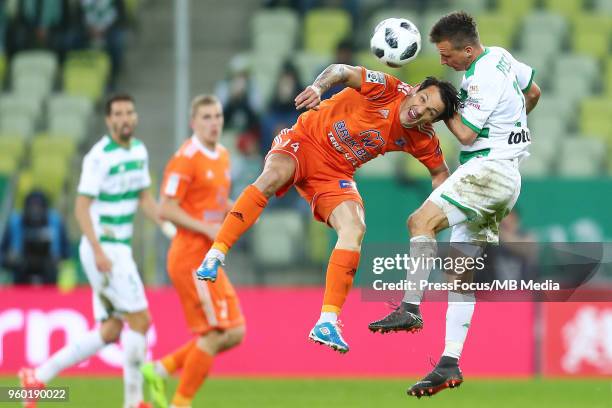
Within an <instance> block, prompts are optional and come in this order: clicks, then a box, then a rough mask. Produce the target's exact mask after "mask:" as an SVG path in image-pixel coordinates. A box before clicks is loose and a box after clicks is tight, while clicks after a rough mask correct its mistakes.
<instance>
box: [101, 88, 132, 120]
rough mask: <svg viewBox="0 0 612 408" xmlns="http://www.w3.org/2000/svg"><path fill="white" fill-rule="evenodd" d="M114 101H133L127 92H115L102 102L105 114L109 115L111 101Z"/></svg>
mask: <svg viewBox="0 0 612 408" xmlns="http://www.w3.org/2000/svg"><path fill="white" fill-rule="evenodd" d="M115 102H132V103H134V98H133V97H132V95H130V94H127V93H117V94H114V95H111V96H110V97H109V98H108V99H107V100H106V103H105V104H104V113H106V116H110V114H111V112H112V111H113V103H115Z"/></svg>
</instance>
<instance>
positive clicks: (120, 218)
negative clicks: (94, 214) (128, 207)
mask: <svg viewBox="0 0 612 408" xmlns="http://www.w3.org/2000/svg"><path fill="white" fill-rule="evenodd" d="M135 215H136V214H135V213H132V214H125V215H101V216H100V224H111V225H119V224H129V223H131V222H132V221H134V216H135Z"/></svg>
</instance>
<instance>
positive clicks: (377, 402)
mask: <svg viewBox="0 0 612 408" xmlns="http://www.w3.org/2000/svg"><path fill="white" fill-rule="evenodd" d="M414 380H415V379H414V378H410V379H405V380H400V379H380V378H377V379H338V378H330V379H321V378H317V379H303V378H293V379H277V378H212V379H210V380H208V381H207V382H206V384H205V385H204V387H203V388H202V390H200V392H199V393H198V396H197V397H196V399H195V400H194V404H193V407H194V408H195V407H222V408H225V407H228V408H233V407H237V408H238V407H240V408H251V407H254V408H258V407H261V408H275V407H278V408H281V407H282V408H287V407H291V408H298V407H304V408H313V407H334V408H340V407H351V408H354V407H363V408H366V407H367V408H371V407H380V408H383V407H402V406H426V407H436V408H445V407H448V408H474V407H495V408H530V407H534V408H536V407H537V408H548V407H550V408H553V407H554V408H565V407H567V408H578V407H580V408H610V407H612V381H610V380H602V379H579V380H575V379H572V380H550V379H546V380H544V379H534V380H531V379H528V380H523V379H520V380H518V379H495V380H485V379H471V378H469V377H468V378H467V380H466V382H465V383H464V384H463V385H462V386H461V387H460V388H458V389H456V390H447V391H444V392H442V393H440V394H438V395H436V396H434V397H432V398H421V399H420V400H417V399H416V398H409V397H408V396H406V394H405V390H406V388H407V387H408V386H409V385H410V384H412V383H413V382H414ZM15 383H16V381H15V379H14V378H8V377H2V378H1V379H0V385H2V386H9V385H11V386H12V385H15ZM53 386H57V387H60V386H66V387H70V391H69V393H70V402H68V403H58V402H48V403H39V406H41V407H45V406H49V407H55V408H60V407H79V408H95V407H104V408H106V407H120V406H121V403H122V400H121V398H122V387H123V385H122V382H121V379H120V378H117V377H112V378H111V377H90V378H86V379H85V378H70V377H68V378H60V379H58V380H57V381H55V382H54V383H53ZM175 386H176V381H172V382H171V383H170V384H169V390H174V387H175ZM168 393H169V394H170V391H169V392H168ZM5 406H6V407H9V406H15V407H17V406H21V405H19V404H10V403H0V407H5Z"/></svg>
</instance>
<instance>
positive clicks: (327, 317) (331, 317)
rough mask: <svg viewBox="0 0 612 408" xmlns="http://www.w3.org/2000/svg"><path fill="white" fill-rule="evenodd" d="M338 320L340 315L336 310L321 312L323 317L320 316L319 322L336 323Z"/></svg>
mask: <svg viewBox="0 0 612 408" xmlns="http://www.w3.org/2000/svg"><path fill="white" fill-rule="evenodd" d="M337 321H338V315H337V314H336V313H334V312H321V317H319V321H318V322H317V324H319V323H324V322H329V323H336V322H337Z"/></svg>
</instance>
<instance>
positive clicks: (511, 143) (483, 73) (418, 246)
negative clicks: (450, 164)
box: [369, 12, 540, 397]
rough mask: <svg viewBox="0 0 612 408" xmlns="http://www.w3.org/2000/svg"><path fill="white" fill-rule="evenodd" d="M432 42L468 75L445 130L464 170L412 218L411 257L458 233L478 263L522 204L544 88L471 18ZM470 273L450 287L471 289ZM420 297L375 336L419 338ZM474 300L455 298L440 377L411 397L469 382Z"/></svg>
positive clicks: (461, 246) (423, 275) (442, 29)
mask: <svg viewBox="0 0 612 408" xmlns="http://www.w3.org/2000/svg"><path fill="white" fill-rule="evenodd" d="M430 40H431V41H432V42H433V43H435V44H436V46H437V48H438V51H439V53H440V62H441V64H443V65H448V66H449V67H451V68H453V69H454V70H456V71H465V74H464V76H463V79H462V82H461V90H460V99H461V107H460V110H459V112H458V113H457V114H456V115H455V116H454V117H453V118H452V119H450V120H447V121H446V125H447V126H448V128H449V129H450V130H451V132H452V133H453V134H454V135H455V136H456V137H457V139H458V140H459V142H460V143H461V144H462V148H461V154H460V156H459V162H460V163H461V166H459V168H458V169H457V170H456V171H455V172H454V173H453V174H452V175H451V176H450V177H449V178H448V179H447V180H446V181H445V182H444V183H442V184H441V185H440V186H439V187H438V188H436V189H435V190H434V191H433V192H432V193H431V195H430V196H429V198H428V199H427V200H426V201H425V203H424V204H423V205H422V206H421V207H420V208H419V209H418V210H417V211H415V213H414V214H412V215H411V216H410V218H409V219H408V228H409V230H410V236H411V239H410V255H411V257H425V258H429V257H435V256H436V252H437V244H436V240H435V234H436V233H437V232H439V231H441V230H443V229H446V228H448V227H452V233H451V239H450V241H451V247H453V251H454V253H455V255H457V256H463V257H477V256H479V255H480V254H482V251H483V249H484V246H485V245H486V244H487V243H498V240H499V236H498V234H499V233H498V228H499V222H500V221H501V219H502V218H503V217H505V216H506V215H507V214H508V213H509V212H510V210H511V209H512V207H513V206H514V204H515V203H516V200H517V199H518V196H519V193H520V189H521V175H520V173H519V163H520V161H521V160H522V159H523V158H525V157H527V156H528V155H529V153H528V151H527V149H528V147H529V144H530V143H531V136H530V133H529V129H528V128H527V114H528V113H529V112H530V111H531V110H532V109H533V108H534V107H535V105H536V104H537V102H538V99H539V97H540V89H539V87H538V86H537V84H536V83H535V82H533V76H534V73H535V71H534V70H533V69H532V68H531V67H529V66H527V65H525V64H523V63H521V62H519V61H517V60H515V59H514V58H513V57H512V55H511V54H510V53H509V52H508V51H506V50H504V49H503V48H500V47H485V46H483V45H482V44H481V43H480V38H479V35H478V31H477V28H476V23H475V22H474V19H473V18H472V17H471V16H470V15H469V14H467V13H465V12H454V13H451V14H448V15H446V16H444V17H442V18H441V19H440V20H438V22H437V23H436V24H435V25H434V26H433V28H432V29H431V32H430ZM429 272H430V269H427V268H426V267H421V268H418V269H417V270H416V271H412V273H413V274H414V276H408V279H410V280H415V279H416V280H417V282H418V281H419V280H421V279H427V278H428V276H429ZM472 278H473V274H472V273H466V274H464V276H461V275H459V276H457V275H454V276H452V278H451V281H452V280H457V281H461V282H470V281H471V279H472ZM422 295H423V292H422V291H418V290H416V291H414V290H412V291H407V292H406V293H405V296H404V299H403V301H402V303H401V305H400V306H399V307H398V308H397V309H396V310H394V311H393V312H391V313H390V314H389V315H388V316H386V317H384V318H383V319H381V320H379V321H376V322H373V323H371V324H370V326H369V327H370V330H372V331H375V332H382V333H385V332H390V331H410V332H414V331H418V330H420V329H421V328H422V327H423V319H422V317H421V314H420V311H419V304H420V302H421V298H422ZM474 306H475V297H474V293H473V292H471V291H457V292H455V291H449V292H448V309H447V313H446V341H445V348H444V352H443V353H442V357H441V358H440V360H439V361H438V364H437V365H436V367H435V368H434V370H433V371H432V372H431V373H429V374H428V375H427V376H426V377H425V378H424V379H423V380H421V381H419V382H417V383H416V384H414V385H413V386H412V387H410V388H409V389H408V395H412V396H416V397H421V396H425V395H433V394H435V393H437V392H438V391H441V390H443V389H445V388H448V387H456V386H459V385H460V384H461V383H462V382H463V376H462V374H461V370H460V369H459V365H458V361H459V357H460V356H461V351H462V349H463V344H464V342H465V338H466V336H467V331H468V329H469V326H470V323H471V319H472V314H473V312H474Z"/></svg>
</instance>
